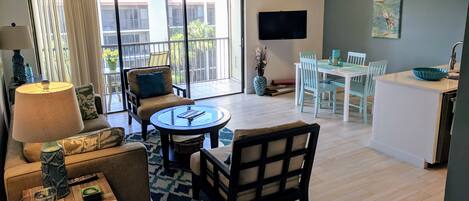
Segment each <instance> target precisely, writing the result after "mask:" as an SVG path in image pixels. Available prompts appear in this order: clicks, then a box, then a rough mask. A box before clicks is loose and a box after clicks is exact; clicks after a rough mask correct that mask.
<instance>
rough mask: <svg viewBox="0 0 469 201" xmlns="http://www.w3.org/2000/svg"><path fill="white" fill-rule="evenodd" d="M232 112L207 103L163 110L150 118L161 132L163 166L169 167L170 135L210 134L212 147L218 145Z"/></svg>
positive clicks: (195, 135)
mask: <svg viewBox="0 0 469 201" xmlns="http://www.w3.org/2000/svg"><path fill="white" fill-rule="evenodd" d="M230 119H231V114H230V113H229V112H228V111H227V110H226V109H223V108H220V107H214V106H205V105H183V106H176V107H171V108H168V109H165V110H161V111H159V112H157V113H155V114H153V115H152V116H151V118H150V122H151V124H152V125H153V126H154V127H155V128H156V129H157V130H158V131H159V132H160V136H161V146H162V154H163V166H164V167H165V168H168V167H169V163H170V160H169V152H170V146H169V137H170V135H172V136H178V135H179V136H185V137H187V136H194V137H198V136H200V135H201V134H205V133H209V134H210V147H211V148H216V147H218V132H219V130H220V129H222V128H223V127H225V126H226V124H227V123H228V122H229V121H230Z"/></svg>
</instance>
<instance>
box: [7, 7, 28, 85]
mask: <svg viewBox="0 0 469 201" xmlns="http://www.w3.org/2000/svg"><path fill="white" fill-rule="evenodd" d="M28 10H29V9H28V2H27V0H0V26H9V25H10V24H11V23H12V22H15V23H16V24H17V25H18V26H28V27H31V22H30V19H29V11H28ZM21 53H22V54H23V56H24V62H25V64H26V63H29V64H30V65H31V66H32V67H33V71H34V72H37V70H36V67H37V62H36V57H35V55H34V50H33V49H29V50H21ZM12 56H13V51H6V50H5V51H2V53H1V57H2V60H3V66H4V72H5V78H6V80H7V81H9V80H10V78H11V77H12V76H13V73H12V62H11V57H12Z"/></svg>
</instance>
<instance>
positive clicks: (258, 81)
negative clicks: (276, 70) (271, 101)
mask: <svg viewBox="0 0 469 201" xmlns="http://www.w3.org/2000/svg"><path fill="white" fill-rule="evenodd" d="M253 83H254V90H255V91H256V94H257V95H258V96H263V95H264V94H265V89H266V88H267V79H266V78H265V77H264V76H256V77H255V78H254V82H253Z"/></svg>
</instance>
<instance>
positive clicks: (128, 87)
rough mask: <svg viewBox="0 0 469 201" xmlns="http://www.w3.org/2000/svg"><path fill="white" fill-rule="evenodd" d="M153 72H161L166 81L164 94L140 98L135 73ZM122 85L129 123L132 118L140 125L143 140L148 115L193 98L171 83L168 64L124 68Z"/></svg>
mask: <svg viewBox="0 0 469 201" xmlns="http://www.w3.org/2000/svg"><path fill="white" fill-rule="evenodd" d="M155 72H161V73H163V77H164V79H165V83H166V94H165V95H162V96H156V97H150V98H141V97H140V96H139V94H140V89H139V86H138V84H137V75H140V74H148V73H155ZM124 85H125V94H126V97H127V108H128V116H129V125H130V124H132V118H134V119H135V120H136V121H138V122H139V123H140V124H141V125H142V138H143V139H144V140H146V139H147V131H148V130H147V129H148V125H150V117H151V116H152V115H153V114H154V113H156V112H158V111H160V110H163V109H166V108H169V107H173V106H179V105H192V104H194V101H193V100H191V99H188V98H186V96H187V94H186V89H183V88H181V87H178V86H175V85H173V82H172V76H171V69H170V67H169V66H158V67H143V68H132V69H124ZM175 92H176V94H175ZM181 96H182V97H181Z"/></svg>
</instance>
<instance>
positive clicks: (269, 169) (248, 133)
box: [233, 121, 309, 187]
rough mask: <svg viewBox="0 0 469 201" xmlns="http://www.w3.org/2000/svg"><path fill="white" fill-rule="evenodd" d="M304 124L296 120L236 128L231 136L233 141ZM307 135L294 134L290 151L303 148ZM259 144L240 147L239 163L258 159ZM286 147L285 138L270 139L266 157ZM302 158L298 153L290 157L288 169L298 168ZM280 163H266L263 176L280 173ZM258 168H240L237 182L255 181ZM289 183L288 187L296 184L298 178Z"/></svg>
mask: <svg viewBox="0 0 469 201" xmlns="http://www.w3.org/2000/svg"><path fill="white" fill-rule="evenodd" d="M304 126H308V124H306V123H304V122H302V121H297V122H293V123H288V124H283V125H279V126H275V127H270V128H259V129H250V130H236V131H235V133H234V136H233V142H236V141H238V140H242V139H246V138H250V137H254V136H261V135H268V134H269V133H275V132H280V131H284V130H288V129H293V128H300V127H304ZM308 137H309V133H304V134H301V135H297V136H295V137H294V138H293V144H292V152H294V151H297V150H300V149H305V148H306V144H307V141H308ZM261 146H262V145H260V144H258V145H253V146H248V147H244V148H242V150H241V164H245V163H249V162H253V161H257V160H260V159H261V153H262V147H261ZM286 147H287V139H286V138H283V139H280V140H275V141H270V142H269V143H268V149H267V158H269V157H273V156H278V155H281V154H284V153H285V151H286ZM303 160H304V155H298V156H295V157H292V158H291V159H290V162H289V163H290V164H289V168H288V171H289V172H292V171H295V170H300V169H301V167H302V164H303ZM282 165H283V160H279V161H276V162H273V163H269V164H267V165H266V168H265V173H264V178H269V177H274V176H278V175H281V173H282ZM258 170H259V168H258V167H253V168H250V169H246V170H242V171H241V172H240V174H239V184H240V185H244V184H248V183H252V182H255V181H257V180H258V177H257V174H258ZM289 185H290V186H289V187H295V186H298V185H299V180H296V183H295V184H292V183H289Z"/></svg>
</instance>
